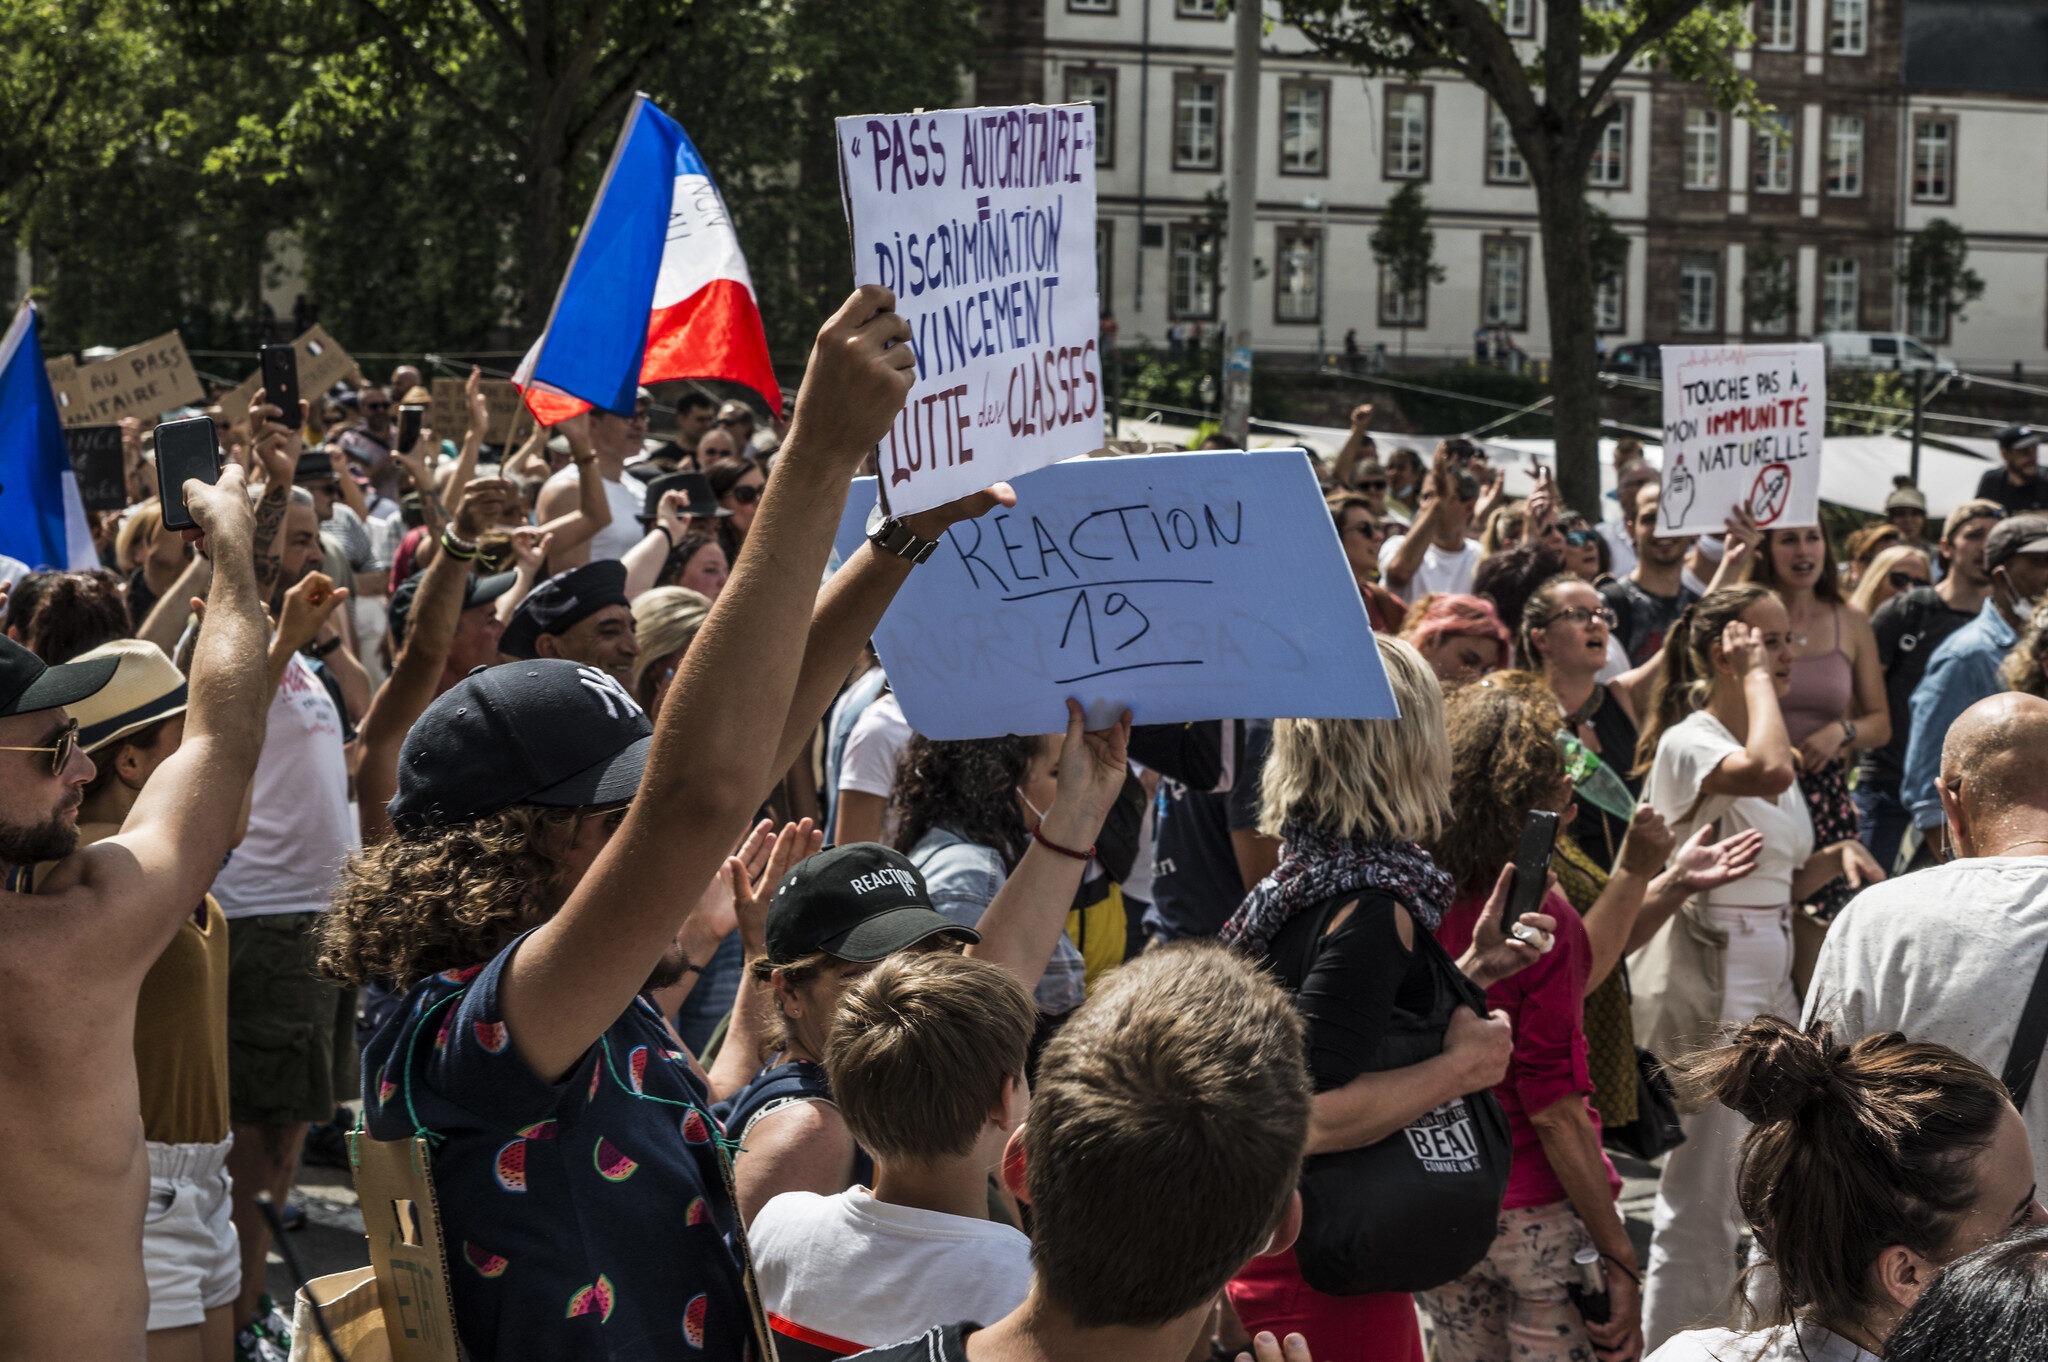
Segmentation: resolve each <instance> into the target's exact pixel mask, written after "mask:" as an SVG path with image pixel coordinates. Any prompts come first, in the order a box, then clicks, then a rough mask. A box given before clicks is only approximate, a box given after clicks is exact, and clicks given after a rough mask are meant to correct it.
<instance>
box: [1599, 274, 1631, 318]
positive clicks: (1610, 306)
mask: <svg viewBox="0 0 2048 1362" xmlns="http://www.w3.org/2000/svg"><path fill="white" fill-rule="evenodd" d="M1593 329H1594V330H1595V331H1600V332H1615V331H1626V330H1628V267H1627V266H1626V265H1623V266H1622V267H1621V268H1620V269H1617V270H1615V271H1614V273H1612V274H1610V275H1607V276H1605V277H1604V278H1601V279H1597V280H1595V281H1594V283H1593Z"/></svg>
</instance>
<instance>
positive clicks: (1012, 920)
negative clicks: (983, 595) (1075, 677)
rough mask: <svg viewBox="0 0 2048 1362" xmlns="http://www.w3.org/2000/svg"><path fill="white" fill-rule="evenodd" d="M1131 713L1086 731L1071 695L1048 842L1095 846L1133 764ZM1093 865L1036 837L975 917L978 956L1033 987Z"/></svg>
mask: <svg viewBox="0 0 2048 1362" xmlns="http://www.w3.org/2000/svg"><path fill="white" fill-rule="evenodd" d="M1130 741H1131V713H1130V711H1129V710H1125V711H1124V713H1123V717H1122V718H1120V719H1118V720H1117V722H1116V724H1115V726H1114V727H1112V728H1106V729H1104V730H1102V731H1101V732H1099V733H1083V732H1082V731H1081V706H1080V704H1079V703H1078V702H1076V701H1074V700H1071V699H1070V700H1068V701H1067V736H1066V739H1065V741H1064V742H1062V743H1061V745H1060V756H1059V766H1058V777H1059V785H1058V793H1057V794H1056V795H1054V797H1053V801H1052V807H1051V808H1049V809H1047V810H1046V811H1045V819H1044V821H1043V822H1042V823H1040V824H1039V831H1040V833H1041V834H1042V835H1043V837H1044V839H1045V841H1049V842H1052V843H1054V844H1056V845H1057V846H1060V847H1064V848H1066V851H1081V852H1085V851H1087V850H1088V849H1090V848H1091V847H1093V846H1094V845H1095V837H1096V834H1098V833H1100V832H1101V831H1102V823H1103V820H1104V819H1106V818H1108V817H1109V811H1110V809H1111V808H1112V807H1114V806H1115V804H1116V799H1117V796H1118V795H1119V794H1121V793H1122V792H1123V788H1124V776H1125V774H1126V773H1127V772H1128V771H1129V770H1130V765H1129V758H1130ZM1087 868H1088V859H1087V857H1086V856H1071V855H1068V854H1066V852H1064V851H1055V850H1053V849H1052V847H1048V846H1046V845H1045V842H1042V841H1040V840H1039V838H1038V837H1033V838H1032V840H1031V845H1030V846H1029V847H1026V848H1025V850H1024V856H1023V859H1022V860H1020V861H1018V862H1017V868H1016V869H1014V870H1012V871H1011V872H1010V874H1009V877H1008V878H1007V879H1005V880H1004V881H1003V887H1002V888H1001V889H998V890H997V891H996V896H995V898H994V899H992V900H990V902H989V905H988V911H987V912H985V913H983V914H982V915H981V920H980V921H979V922H977V923H975V930H976V931H978V932H980V933H981V940H980V942H979V943H977V944H976V945H972V946H969V947H968V948H967V953H968V954H969V955H978V956H980V957H981V958H982V959H984V960H987V961H990V962H991V963H993V964H997V965H1001V966H1002V967H1003V968H1004V969H1007V970H1008V971H1010V973H1012V974H1014V975H1016V976H1017V982H1019V983H1021V984H1023V985H1024V987H1025V988H1026V989H1027V990H1029V989H1034V988H1036V987H1038V980H1039V978H1040V977H1041V976H1042V975H1043V974H1044V973H1045V967H1046V965H1047V963H1048V962H1050V961H1051V959H1052V953H1053V948H1054V947H1055V946H1057V945H1059V940H1060V933H1061V932H1063V931H1065V930H1066V926H1067V913H1068V912H1069V911H1070V910H1071V909H1072V908H1073V906H1074V894H1075V892H1076V891H1077V890H1079V889H1080V887H1081V876H1082V874H1083V872H1085V871H1086V870H1087Z"/></svg>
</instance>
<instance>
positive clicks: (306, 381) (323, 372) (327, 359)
mask: <svg viewBox="0 0 2048 1362" xmlns="http://www.w3.org/2000/svg"><path fill="white" fill-rule="evenodd" d="M292 350H293V352H294V354H295V355H296V356H297V358H298V362H299V396H300V397H302V398H304V399H305V400H306V401H308V402H311V401H313V400H314V399H316V398H318V397H320V396H321V395H322V394H324V393H325V392H326V391H327V390H328V389H329V388H331V387H333V386H334V385H335V384H337V383H339V382H341V381H342V380H343V379H345V378H353V379H355V380H356V381H357V382H358V383H360V382H361V381H362V378H363V374H362V370H360V369H358V368H356V362H355V359H354V357H353V356H351V355H350V354H349V352H348V351H346V350H344V349H342V348H341V342H339V341H337V340H335V339H334V337H332V336H330V335H328V334H327V332H326V331H325V329H323V328H321V327H319V326H309V327H307V328H306V331H305V334H303V335H301V336H300V337H299V338H298V339H297V340H295V341H293V342H292ZM262 386H263V371H262V370H261V369H260V368H259V369H256V370H254V371H253V372H251V373H250V375H249V376H248V377H247V378H245V379H243V380H242V381H241V382H240V383H237V384H236V385H235V386H234V387H232V388H230V389H228V390H227V391H226V392H224V393H222V394H221V396H220V410H221V414H222V415H223V416H225V417H227V418H228V420H229V421H240V420H241V419H242V418H243V417H244V416H247V415H248V414H249V404H250V403H251V402H253V401H255V400H256V390H257V389H258V388H260V387H262ZM398 396H400V394H396V393H394V394H393V397H394V398H396V397H398Z"/></svg>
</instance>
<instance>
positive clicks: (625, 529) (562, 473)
mask: <svg viewBox="0 0 2048 1362" xmlns="http://www.w3.org/2000/svg"><path fill="white" fill-rule="evenodd" d="M603 482H604V499H605V500H606V501H608V502H610V503H611V508H612V523H611V524H609V525H607V526H605V527H604V528H603V529H601V530H599V531H598V532H597V533H596V534H594V535H592V536H591V539H590V559H589V561H591V562H593V563H595V562H597V561H599V560H600V559H604V558H624V557H625V556H626V550H627V549H630V548H632V547H633V546H634V545H635V544H637V543H639V542H640V541H641V540H642V539H645V538H646V537H647V531H645V530H643V529H641V528H640V522H639V520H638V519H636V517H637V516H638V515H639V514H640V513H641V512H642V511H644V510H646V509H647V491H646V489H645V488H644V487H640V484H639V483H638V482H635V483H633V484H631V486H628V485H627V484H626V483H624V482H620V481H618V480H616V479H613V478H604V479H603ZM576 483H577V472H576V465H575V464H573V463H572V464H570V465H569V466H568V467H567V468H563V469H559V470H557V471H556V472H555V474H554V476H552V477H550V478H549V479H548V481H547V487H544V488H542V489H541V490H542V491H543V492H545V491H546V490H547V489H548V488H552V487H555V486H558V485H559V486H565V487H569V488H571V489H574V488H575V486H576ZM634 488H640V490H638V491H635V490H634Z"/></svg>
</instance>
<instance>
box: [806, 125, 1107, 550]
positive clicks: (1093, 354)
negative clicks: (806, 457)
mask: <svg viewBox="0 0 2048 1362" xmlns="http://www.w3.org/2000/svg"><path fill="white" fill-rule="evenodd" d="M837 126H838V132H839V173H840V186H841V189H842V191H843V193H844V194H845V198H846V215H847V220H848V222H849V224H850V225H851V227H852V229H853V277H854V281H855V282H856V283H861V284H881V285H884V286H886V287H888V288H890V289H893V290H895V293H896V310H897V311H898V312H899V313H901V314H902V316H903V318H904V319H905V320H906V321H908V322H909V323H910V329H911V343H912V345H913V347H914V348H915V350H916V353H917V381H916V383H915V384H914V385H913V386H912V388H911V390H910V400H909V401H908V402H907V403H906V404H905V406H904V409H903V413H902V415H900V416H899V417H897V418H896V424H895V425H894V427H892V428H891V429H890V431H889V433H888V434H887V435H885V436H883V437H882V443H881V447H880V463H879V466H880V468H881V471H882V476H883V477H885V478H887V479H888V502H889V507H890V509H891V510H893V511H895V512H896V513H897V514H899V515H901V514H905V513H907V512H910V511H920V510H924V509H926V508H928V507H932V506H937V505H940V504H941V503H943V502H948V501H951V500H953V499H954V498H955V497H960V496H965V495H966V494H967V493H969V492H973V491H977V490H979V489H980V488H983V487H986V486H988V485H989V484H990V483H992V482H996V481H999V480H1001V479H1003V478H1008V477H1014V476H1015V475H1017V474H1019V473H1023V472H1026V471H1028V470H1030V469H1033V468H1042V467H1044V466H1045V465H1046V464H1049V463H1052V462H1054V461H1056V460H1059V459H1064V458H1069V457H1071V456H1073V455H1075V454H1086V453H1088V452H1090V451H1091V450H1096V449H1100V448H1101V447H1102V405H1103V397H1104V395H1105V392H1106V389H1105V388H1104V386H1103V381H1102V355H1101V352H1100V349H1099V346H1098V344H1097V340H1096V325H1097V320H1098V318H1099V316H1100V308H1099V306H1098V304H1097V300H1096V293H1095V289H1096V282H1095V110H1094V107H1093V106H1092V105H1087V104H1076V105H1056V106H1050V107H1047V106H1041V105H1020V106H1018V107H1015V108H1003V109H940V110H936V111H932V112H928V113H918V114H897V115H881V114H876V115H866V116H861V117H855V118H841V119H839V120H838V122H837Z"/></svg>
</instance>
